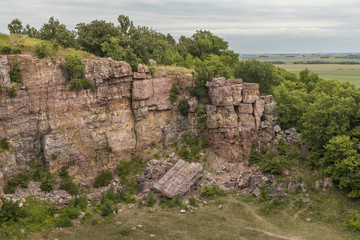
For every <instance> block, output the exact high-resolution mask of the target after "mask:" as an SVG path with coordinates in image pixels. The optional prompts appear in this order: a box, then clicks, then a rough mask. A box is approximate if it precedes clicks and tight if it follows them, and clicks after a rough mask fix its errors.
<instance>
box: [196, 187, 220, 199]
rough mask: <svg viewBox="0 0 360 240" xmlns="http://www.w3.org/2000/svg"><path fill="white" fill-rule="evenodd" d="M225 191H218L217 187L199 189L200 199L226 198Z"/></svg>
mask: <svg viewBox="0 0 360 240" xmlns="http://www.w3.org/2000/svg"><path fill="white" fill-rule="evenodd" d="M226 194H227V193H226V191H225V190H223V189H220V188H219V187H218V186H217V185H213V186H211V187H209V186H205V187H203V188H202V189H201V194H200V197H201V198H208V199H214V198H215V197H223V196H226Z"/></svg>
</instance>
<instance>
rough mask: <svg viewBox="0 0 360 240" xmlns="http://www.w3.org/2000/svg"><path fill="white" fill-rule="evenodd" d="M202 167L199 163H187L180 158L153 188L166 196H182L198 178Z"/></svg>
mask: <svg viewBox="0 0 360 240" xmlns="http://www.w3.org/2000/svg"><path fill="white" fill-rule="evenodd" d="M202 169H203V167H202V166H201V164H200V163H188V162H185V161H184V160H181V159H180V160H179V161H178V162H177V163H176V164H175V165H174V166H173V167H172V168H171V169H170V170H169V171H168V172H167V173H166V174H165V175H164V176H163V177H162V178H161V179H160V180H159V181H157V182H156V183H155V184H154V186H153V188H154V189H156V190H157V191H159V192H161V194H162V195H163V196H165V197H168V198H174V197H177V196H182V195H184V194H185V193H186V192H187V191H188V190H189V188H190V187H191V186H192V185H194V183H195V182H196V181H197V180H198V179H199V178H200V176H201V174H200V172H201V170H202Z"/></svg>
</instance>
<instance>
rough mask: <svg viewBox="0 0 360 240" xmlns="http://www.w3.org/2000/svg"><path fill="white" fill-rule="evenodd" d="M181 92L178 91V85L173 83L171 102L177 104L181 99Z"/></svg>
mask: <svg viewBox="0 0 360 240" xmlns="http://www.w3.org/2000/svg"><path fill="white" fill-rule="evenodd" d="M179 95H180V90H179V89H178V87H177V85H176V83H173V85H172V87H171V90H170V97H169V100H170V102H176V101H177V100H178V98H179Z"/></svg>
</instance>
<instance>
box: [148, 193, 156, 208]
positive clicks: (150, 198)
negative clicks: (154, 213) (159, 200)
mask: <svg viewBox="0 0 360 240" xmlns="http://www.w3.org/2000/svg"><path fill="white" fill-rule="evenodd" d="M155 203H156V201H155V198H154V195H153V194H152V192H150V193H149V194H148V195H147V196H146V206H147V207H153V206H154V204H155Z"/></svg>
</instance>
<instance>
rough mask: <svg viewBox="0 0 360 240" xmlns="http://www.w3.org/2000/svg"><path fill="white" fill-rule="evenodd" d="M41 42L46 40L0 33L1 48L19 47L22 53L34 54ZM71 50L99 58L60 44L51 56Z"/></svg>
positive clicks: (84, 56) (81, 54)
mask: <svg viewBox="0 0 360 240" xmlns="http://www.w3.org/2000/svg"><path fill="white" fill-rule="evenodd" d="M41 42H44V41H43V40H39V39H36V38H29V37H26V36H19V35H8V34H3V33H0V48H1V47H3V46H9V47H11V48H17V49H20V50H21V51H22V54H30V55H34V52H35V45H36V44H38V43H41ZM71 51H76V52H77V53H78V54H80V56H82V57H83V58H91V59H93V58H97V57H96V56H95V55H93V54H91V53H88V52H84V51H80V50H74V49H64V48H62V47H60V46H59V47H57V48H56V49H53V50H52V54H51V57H61V56H64V55H66V54H67V53H69V52H71Z"/></svg>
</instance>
